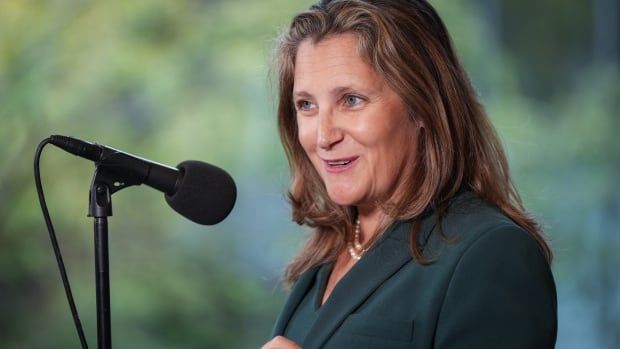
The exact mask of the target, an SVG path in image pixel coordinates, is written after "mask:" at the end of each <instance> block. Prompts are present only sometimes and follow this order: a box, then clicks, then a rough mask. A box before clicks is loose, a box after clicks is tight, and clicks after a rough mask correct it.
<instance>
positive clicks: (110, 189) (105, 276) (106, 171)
mask: <svg viewBox="0 0 620 349" xmlns="http://www.w3.org/2000/svg"><path fill="white" fill-rule="evenodd" d="M118 169H119V167H118V166H115V165H114V164H102V163H97V164H96V169H95V174H94V176H93V180H92V182H91V186H90V191H89V206H88V216H89V217H93V218H94V232H95V281H96V291H97V343H98V345H97V348H98V349H111V348H112V330H111V323H110V265H109V258H108V217H109V216H112V194H113V193H115V192H117V191H119V190H121V189H123V188H125V187H128V186H130V185H135V184H136V183H134V182H133V181H132V180H131V179H130V178H127V176H126V175H123V173H122V171H118ZM127 179H128V181H127Z"/></svg>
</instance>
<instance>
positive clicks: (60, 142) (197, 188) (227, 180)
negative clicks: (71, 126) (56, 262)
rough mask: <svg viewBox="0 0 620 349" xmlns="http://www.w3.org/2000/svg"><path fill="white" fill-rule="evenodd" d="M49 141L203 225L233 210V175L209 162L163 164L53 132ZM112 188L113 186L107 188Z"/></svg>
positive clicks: (210, 223) (219, 220)
mask: <svg viewBox="0 0 620 349" xmlns="http://www.w3.org/2000/svg"><path fill="white" fill-rule="evenodd" d="M50 143H51V144H53V145H55V146H57V147H59V148H61V149H63V150H65V151H67V152H69V153H71V154H74V155H77V156H79V157H82V158H85V159H88V160H91V161H94V162H95V164H96V165H97V166H99V165H104V166H105V167H106V169H108V170H109V171H111V173H112V174H113V176H114V179H115V180H116V181H117V182H115V183H114V185H115V186H116V187H117V188H116V189H117V190H118V189H119V188H118V187H125V186H128V185H140V184H146V185H148V186H149V187H151V188H154V189H157V190H159V191H161V192H163V193H164V196H165V198H166V202H167V203H168V205H170V207H172V209H173V210H175V211H176V212H178V213H180V214H181V215H182V216H184V217H186V218H188V219H189V220H191V221H193V222H196V223H198V224H203V225H212V224H217V223H219V222H221V221H222V220H224V218H226V216H228V214H229V213H230V211H232V208H233V206H234V205H235V201H236V198H237V187H236V186H235V182H234V180H233V179H232V177H231V176H230V175H229V174H228V173H227V172H226V171H224V170H222V169H221V168H219V167H216V166H213V165H211V164H208V163H205V162H201V161H195V160H188V161H183V162H181V163H180V164H179V165H178V166H177V167H176V168H174V167H170V166H166V165H162V164H159V163H156V162H153V161H150V160H147V159H143V158H141V157H138V156H135V155H132V154H129V153H126V152H123V151H120V150H117V149H114V148H111V147H107V146H104V145H100V144H96V143H90V142H86V141H83V140H80V139H77V138H73V137H67V136H60V135H52V136H50ZM110 189H111V190H114V189H115V188H110Z"/></svg>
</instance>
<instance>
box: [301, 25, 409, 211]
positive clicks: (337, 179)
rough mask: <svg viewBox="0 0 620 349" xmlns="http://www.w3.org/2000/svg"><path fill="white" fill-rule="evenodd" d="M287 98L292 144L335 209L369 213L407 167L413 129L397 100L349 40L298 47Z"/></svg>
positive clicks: (347, 37) (352, 37)
mask: <svg viewBox="0 0 620 349" xmlns="http://www.w3.org/2000/svg"><path fill="white" fill-rule="evenodd" d="M293 98H294V103H295V107H296V109H297V125H298V128H299V141H300V143H301V145H302V147H303V148H304V150H305V152H306V154H307V155H308V157H309V158H310V160H311V161H312V164H313V165H314V167H315V168H316V170H317V171H318V173H319V175H320V176H321V178H322V179H323V182H324V183H325V187H326V188H327V192H328V194H329V197H330V198H331V199H332V200H333V201H334V202H335V203H337V204H340V205H355V206H361V207H369V208H371V209H374V205H375V204H376V203H377V202H385V201H386V200H389V198H388V197H387V196H388V195H389V193H391V192H392V190H393V189H394V188H395V186H396V185H397V184H398V182H399V180H400V178H401V170H402V168H403V167H405V166H407V164H408V165H409V166H410V165H412V164H413V159H414V155H415V144H416V143H417V136H418V126H417V125H416V123H414V122H413V121H411V120H410V119H409V118H408V116H407V110H406V106H405V104H404V103H403V101H402V100H401V98H400V97H399V96H398V95H397V94H396V92H394V91H393V90H392V89H391V88H390V87H389V86H388V84H387V82H386V81H385V79H383V77H382V76H380V75H379V74H377V73H376V72H375V70H374V69H373V68H372V67H371V66H370V65H368V64H367V63H366V62H365V61H364V60H363V59H362V57H361V56H360V55H359V54H358V50H357V38H356V37H355V35H353V34H339V35H333V36H329V37H327V38H325V39H323V40H321V41H320V42H318V43H316V44H315V43H312V41H310V40H305V41H303V42H302V43H301V44H300V45H299V48H298V51H297V58H296V61H295V83H294V87H293Z"/></svg>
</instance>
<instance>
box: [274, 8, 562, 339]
mask: <svg viewBox="0 0 620 349" xmlns="http://www.w3.org/2000/svg"><path fill="white" fill-rule="evenodd" d="M278 56H279V98H280V101H279V107H278V120H279V130H280V135H281V138H282V142H283V144H284V148H285V150H286V152H287V156H288V159H289V162H290V166H291V171H292V185H291V188H290V193H289V196H290V200H291V203H292V206H293V218H294V220H295V221H297V222H298V223H299V224H306V225H308V226H311V227H313V228H314V229H315V231H314V233H313V235H312V236H311V237H310V239H309V240H308V242H307V244H306V246H305V247H304V248H303V249H302V251H301V252H300V253H299V255H298V256H297V257H296V258H295V259H294V260H293V261H292V263H291V264H290V265H289V266H288V268H287V270H286V274H285V279H286V281H287V282H288V283H289V284H291V285H293V288H292V291H291V294H290V296H289V298H288V300H287V302H286V305H285V306H284V309H283V310H282V312H281V314H280V315H279V317H278V320H277V322H276V325H275V328H274V331H273V335H274V338H273V339H272V340H271V341H269V342H268V343H266V344H265V345H264V346H263V348H265V349H272V348H299V347H303V348H305V349H312V348H552V347H553V346H554V344H555V338H556V328H557V316H556V294H555V285H554V281H553V277H552V274H551V271H550V268H549V264H550V262H551V251H550V249H549V247H548V245H547V243H546V242H545V240H544V238H543V236H542V234H541V231H540V228H539V226H538V225H537V224H536V222H535V221H534V220H533V219H532V218H530V216H529V215H528V214H527V213H526V211H525V210H524V208H523V207H522V205H521V202H520V199H519V196H518V194H517V192H516V190H515V189H514V187H513V185H512V183H511V180H510V176H509V173H508V165H507V162H506V156H505V155H504V151H503V149H502V146H501V144H500V142H499V140H498V137H497V135H496V133H495V130H494V129H493V127H492V125H491V124H490V123H489V120H488V119H487V117H486V115H485V112H484V110H483V108H482V106H481V105H480V104H479V102H478V101H477V99H476V95H475V92H474V90H473V89H472V87H471V85H470V83H469V81H468V78H467V76H466V74H465V72H464V71H463V69H462V67H461V65H460V64H459V62H458V60H457V58H456V56H455V54H454V50H453V49H452V46H451V43H450V39H449V36H448V33H447V31H446V29H445V27H444V25H443V23H442V21H441V20H440V18H439V17H438V15H437V14H436V12H435V10H434V9H433V8H432V7H431V6H430V5H429V4H428V3H427V2H426V1H424V0H410V1H405V0H400V1H398V0H391V1H390V0H383V1H378V0H377V1H364V0H334V1H321V2H319V3H318V4H316V5H314V6H312V7H311V8H310V9H309V10H308V11H306V12H303V13H301V14H299V15H297V16H296V17H295V18H294V19H293V22H292V24H291V27H290V28H289V30H288V31H287V32H286V33H285V34H284V35H283V37H282V39H281V41H280V45H279V48H278Z"/></svg>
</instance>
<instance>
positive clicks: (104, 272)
mask: <svg viewBox="0 0 620 349" xmlns="http://www.w3.org/2000/svg"><path fill="white" fill-rule="evenodd" d="M95 274H96V276H95V277H96V284H97V343H98V348H99V349H111V348H112V333H111V332H112V331H111V324H110V265H109V259H108V218H107V217H95Z"/></svg>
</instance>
